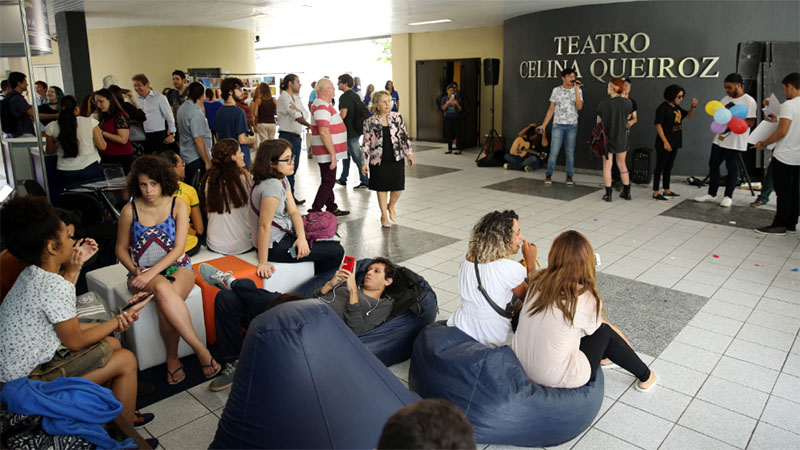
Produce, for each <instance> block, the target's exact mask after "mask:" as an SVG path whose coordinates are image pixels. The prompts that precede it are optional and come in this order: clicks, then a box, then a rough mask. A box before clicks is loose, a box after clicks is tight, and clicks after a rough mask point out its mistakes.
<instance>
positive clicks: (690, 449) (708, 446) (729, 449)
mask: <svg viewBox="0 0 800 450" xmlns="http://www.w3.org/2000/svg"><path fill="white" fill-rule="evenodd" d="M735 448H736V447H733V446H730V445H728V444H726V443H724V442H722V441H718V440H716V439H714V438H711V437H708V436H706V435H704V434H700V433H698V432H696V431H693V430H690V429H688V428H686V427H682V426H680V425H676V426H675V428H673V429H672V431H670V432H669V436H667V438H666V439H665V440H664V443H663V444H662V445H661V447H660V448H659V450H733V449H735Z"/></svg>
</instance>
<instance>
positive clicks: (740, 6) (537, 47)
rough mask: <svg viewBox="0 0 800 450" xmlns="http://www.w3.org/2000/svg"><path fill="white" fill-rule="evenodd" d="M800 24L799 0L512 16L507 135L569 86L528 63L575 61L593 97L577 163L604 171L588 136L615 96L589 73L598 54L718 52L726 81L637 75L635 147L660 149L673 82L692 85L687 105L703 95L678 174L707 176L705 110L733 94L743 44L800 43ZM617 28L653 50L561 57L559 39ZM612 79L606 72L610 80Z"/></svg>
mask: <svg viewBox="0 0 800 450" xmlns="http://www.w3.org/2000/svg"><path fill="white" fill-rule="evenodd" d="M799 24H800V2H798V1H767V2H757V1H747V2H743V1H709V2H704V1H694V2H666V1H664V2H660V1H659V2H655V1H653V2H634V3H613V4H607V5H597V6H579V7H572V8H564V9H557V10H551V11H544V12H540V13H533V14H527V15H524V16H519V17H515V18H513V19H509V20H507V21H506V22H505V24H504V30H503V34H504V36H503V49H504V50H503V61H502V63H503V69H502V73H503V124H502V128H503V129H502V133H503V135H504V136H506V137H507V138H506V139H507V140H509V137H511V136H516V134H517V133H518V132H519V130H520V129H522V128H523V127H524V126H526V125H527V124H529V123H530V122H534V121H535V122H541V121H542V119H544V116H545V113H546V112H547V108H548V106H549V101H548V100H549V96H550V91H551V90H552V88H553V87H554V86H557V85H559V84H561V78H560V77H559V76H557V77H556V78H521V77H520V63H521V61H527V60H545V61H546V60H548V59H575V60H576V61H577V62H578V64H579V66H580V68H581V71H582V81H583V82H584V89H583V92H584V101H585V104H584V107H583V110H582V111H580V122H579V129H578V143H577V145H576V150H575V157H576V166H577V167H581V168H588V169H597V170H599V169H600V168H601V164H600V160H598V159H596V158H592V157H591V156H590V155H589V150H588V147H587V145H586V141H587V139H588V138H589V134H590V132H591V128H592V126H593V125H594V122H595V108H596V106H597V104H598V102H599V101H600V100H602V99H604V98H606V97H607V96H608V95H607V94H606V84H605V83H602V82H600V81H597V80H596V79H594V78H593V77H592V76H591V75H590V74H589V66H590V64H591V62H592V61H593V60H594V59H597V58H602V59H606V60H607V59H608V58H609V57H617V58H620V57H645V58H647V57H672V58H674V59H675V60H676V63H677V62H678V61H679V60H681V59H683V58H685V57H687V56H693V57H696V58H698V59H701V58H702V57H705V56H718V57H719V61H718V62H717V64H716V67H715V70H714V71H716V72H719V76H718V78H705V79H701V78H699V77H694V78H689V79H686V78H681V77H680V76H679V77H678V78H676V79H672V78H663V79H648V78H642V79H634V80H633V90H632V94H631V96H632V97H633V98H634V99H635V100H636V101H637V102H638V104H639V123H638V124H637V125H636V126H635V127H634V129H633V131H632V148H636V147H640V146H648V147H653V145H654V141H655V128H654V126H653V117H654V112H655V109H656V107H658V105H659V104H660V103H661V102H662V100H663V98H662V93H663V90H664V88H665V87H666V86H667V85H669V84H672V83H677V84H679V85H681V86H682V87H684V88H685V89H686V91H687V99H686V100H684V102H683V103H682V104H681V106H683V107H684V108H686V109H688V105H689V102H690V101H691V98H692V97H697V98H698V100H700V105H699V107H698V111H697V114H696V115H695V116H694V117H693V118H691V119H689V120H687V121H686V122H685V126H684V132H683V135H684V140H683V143H684V145H683V149H682V150H681V153H680V155H679V156H678V158H677V161H676V165H675V169H674V170H673V174H674V175H689V174H692V175H700V176H703V175H705V174H706V172H707V171H708V155H709V153H710V146H711V144H710V143H711V139H712V135H711V132H710V131H709V129H708V126H709V124H710V121H711V117H710V116H708V115H707V114H706V113H705V112H704V111H703V106H704V105H705V103H706V102H707V101H709V100H712V99H719V98H721V97H722V96H724V95H725V91H724V89H723V87H722V80H723V79H724V78H725V76H726V75H727V74H728V73H730V72H733V71H734V69H735V68H736V44H737V43H739V42H747V41H795V42H796V41H798V40H800V29H799V28H800V25H799ZM615 32H619V33H627V34H628V36H631V35H633V34H635V33H638V32H645V33H647V34H648V35H649V36H650V47H649V49H647V50H646V51H645V52H644V53H641V54H629V55H626V54H618V55H613V54H611V53H610V52H609V53H608V54H605V55H591V54H587V55H575V56H570V55H566V51H565V52H564V55H561V56H557V55H556V52H557V44H556V43H555V42H554V41H553V38H554V37H556V36H565V35H580V36H581V39H580V43H581V44H580V45H581V46H583V44H584V40H585V38H586V36H587V35H596V34H599V33H615ZM637 43H641V41H637ZM565 49H566V47H565ZM598 50H599V49H598ZM607 50H608V48H607ZM796 61H797V66H798V69H797V70H800V58H797V59H796ZM598 64H599V63H598ZM687 69H689V67H688V66H687ZM675 72H676V74H677V71H675ZM629 74H630V71H627V72H626V73H625V75H626V76H627V75H629ZM665 75H666V74H665ZM782 77H783V75H781V78H782ZM608 78H610V77H608V76H606V77H605V80H606V82H607V81H608ZM776 95H778V97H779V98H780V99H781V100H783V93H782V92H776ZM507 144H508V145H510V142H507ZM563 153H564V152H563V151H562V155H563ZM563 158H564V157H563V156H561V157H560V158H559V164H563V160H564V159H563Z"/></svg>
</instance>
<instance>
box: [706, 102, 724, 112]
mask: <svg viewBox="0 0 800 450" xmlns="http://www.w3.org/2000/svg"><path fill="white" fill-rule="evenodd" d="M724 107H725V105H723V104H722V103H720V102H719V101H717V100H711V101H710V102H708V103H706V113H708V115H709V116H713V115H714V111H716V110H718V109H720V108H724Z"/></svg>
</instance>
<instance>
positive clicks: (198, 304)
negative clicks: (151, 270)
mask: <svg viewBox="0 0 800 450" xmlns="http://www.w3.org/2000/svg"><path fill="white" fill-rule="evenodd" d="M131 296H132V294H131V293H130V291H129V290H128V285H127V281H124V279H123V281H122V282H120V283H117V285H116V286H115V287H114V296H113V305H112V306H111V308H109V309H110V310H111V312H112V314H116V313H117V312H119V310H120V309H121V308H122V307H123V306H125V305H126V304H127V303H128V299H129V298H131ZM186 307H187V308H189V315H190V316H191V318H192V326H193V327H194V330H195V332H196V333H197V337H198V338H199V339H200V342H202V343H203V345H205V343H206V326H205V323H204V318H203V297H202V295H201V294H200V287H199V286H197V285H195V286H194V288H193V289H192V291H191V292H190V293H189V296H188V297H187V298H186ZM156 308H157V305H156V302H155V301H154V300H153V301H151V302H150V303H149V304H148V305H147V306H145V307H144V308H142V310H141V311H140V312H139V320H137V321H136V322H135V323H134V324H133V325H132V326H131V327H130V328H128V330H127V331H126V332H125V333H124V334H123V345H124V346H125V347H126V348H128V349H130V350H131V351H132V352H133V353H134V354H135V355H136V360H137V361H138V362H139V370H145V369H149V368H150V367H153V366H157V365H159V364H163V363H165V362H167V350H166V348H165V347H164V341H162V340H161V333H160V332H159V330H158V312H157V311H156ZM192 353H194V350H193V349H192V348H191V347H189V344H187V343H186V342H185V341H184V340H183V339H181V340H180V341H179V342H178V357H179V358H183V357H184V356H188V355H191V354H192Z"/></svg>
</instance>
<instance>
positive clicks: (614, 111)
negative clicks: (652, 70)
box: [597, 78, 633, 202]
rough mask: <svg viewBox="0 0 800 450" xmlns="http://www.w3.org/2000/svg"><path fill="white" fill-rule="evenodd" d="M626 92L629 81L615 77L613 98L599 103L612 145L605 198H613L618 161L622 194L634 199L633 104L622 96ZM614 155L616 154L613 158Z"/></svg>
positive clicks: (605, 159)
mask: <svg viewBox="0 0 800 450" xmlns="http://www.w3.org/2000/svg"><path fill="white" fill-rule="evenodd" d="M623 92H625V83H624V82H623V81H622V78H612V79H611V80H610V81H609V82H608V95H609V96H610V98H608V99H606V100H603V101H602V102H600V104H599V105H597V122H598V123H602V124H603V128H604V129H605V132H606V136H607V137H608V148H607V149H606V154H605V156H604V157H603V184H604V185H605V187H606V193H605V195H603V200H605V201H607V202H610V201H611V167H612V166H613V165H614V161H615V160H616V161H617V167H618V168H619V174H620V178H622V193H620V194H619V196H620V197H622V198H624V199H625V200H630V199H631V178H630V175H629V174H628V167H627V166H626V164H625V157H626V155H627V154H628V145H629V144H628V128H630V126H631V125H632V114H633V104H632V103H631V101H630V100H629V99H627V98H625V97H623V96H622V93H623ZM611 155H614V156H613V158H612V156H611Z"/></svg>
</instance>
